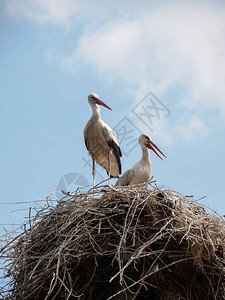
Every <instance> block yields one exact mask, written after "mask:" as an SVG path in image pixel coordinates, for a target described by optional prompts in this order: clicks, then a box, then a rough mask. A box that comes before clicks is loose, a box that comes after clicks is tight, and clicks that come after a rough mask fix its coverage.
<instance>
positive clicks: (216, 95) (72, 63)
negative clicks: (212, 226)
mask: <svg viewBox="0 0 225 300" xmlns="http://www.w3.org/2000/svg"><path fill="white" fill-rule="evenodd" d="M112 2H113V3H112ZM224 13H225V4H224V2H223V1H182V2H181V1H168V2H166V4H165V1H157V4H156V1H133V2H132V1H123V3H120V1H95V2H94V3H93V2H91V1H85V3H83V2H82V1H79V0H77V1H73V0H66V1H60V0H55V1H53V0H20V1H17V0H3V1H1V4H0V37H1V43H0V60H1V68H0V87H1V88H0V104H1V109H0V132H1V162H0V165H1V173H0V177H1V178H0V182H1V200H0V202H7V203H12V202H20V201H25V202H26V201H33V200H37V199H45V198H46V197H47V196H49V195H50V194H51V192H52V190H53V188H54V186H55V184H56V183H57V181H58V180H59V179H60V178H62V179H61V181H60V183H59V185H58V188H57V193H55V194H54V195H53V198H54V199H56V198H59V197H60V193H59V191H60V189H61V188H62V187H64V186H63V183H65V184H66V188H67V189H68V190H70V191H72V190H74V189H76V187H77V186H82V185H83V184H86V183H88V184H91V183H92V176H91V169H90V167H89V166H88V164H86V163H85V161H89V162H90V160H89V158H88V154H87V151H86V149H85V146H84V142H83V128H84V126H85V124H86V122H87V121H88V119H89V118H90V116H91V109H90V107H89V105H88V102H87V96H88V94H90V93H92V92H95V93H97V94H98V95H99V97H100V99H102V100H103V101H104V102H105V103H106V104H107V105H109V106H110V107H111V108H112V111H109V110H107V109H105V108H103V107H102V108H101V115H102V118H103V120H104V121H105V122H107V123H108V124H109V125H110V126H111V127H112V128H115V129H117V130H119V129H120V130H121V128H125V127H126V126H127V127H126V129H127V130H128V131H131V132H132V138H134V140H137V138H138V135H139V132H144V133H148V134H150V135H151V137H152V139H153V141H154V142H155V143H156V144H157V145H158V147H159V148H160V149H161V150H162V151H163V152H164V153H165V154H166V155H167V160H165V161H164V162H162V161H161V160H159V159H158V158H157V157H156V156H155V155H154V154H152V153H151V160H152V173H153V175H154V179H156V180H157V184H158V185H165V186H169V187H171V188H173V189H175V190H176V191H178V192H180V193H183V194H184V195H194V197H195V199H199V198H201V197H203V196H207V197H206V198H204V199H203V200H202V202H203V203H204V204H206V205H209V206H210V207H212V208H213V209H215V210H216V211H218V212H219V213H220V214H224V213H225V204H224V192H223V187H224V184H225V181H224V169H225V160H224V149H225V140H224V130H225V117H224V115H225V85H224V82H225V19H224ZM149 92H151V93H153V95H154V96H152V94H149ZM145 96H146V97H147V98H146V99H147V100H146V102H142V100H143V99H145V98H144V97H145ZM157 99H159V100H160V101H161V102H159V101H158V100H157ZM149 101H153V103H154V104H155V105H157V106H158V108H161V110H159V114H158V115H157V113H156V111H154V110H152V109H151V107H150V106H149V103H151V102H149ZM162 103H163V104H162ZM135 107H137V109H136V110H135V109H134V108H135ZM143 107H144V108H145V109H147V110H148V113H149V114H152V115H153V116H152V119H151V121H152V124H150V123H149V124H148V123H146V120H145V119H144V116H143V115H141V112H143V111H142V109H143ZM149 107H150V108H149ZM134 110H135V111H136V115H135V114H134ZM168 112H170V113H168ZM138 115H139V116H142V117H143V118H138ZM154 115H155V116H154ZM125 117H126V119H124V118H125ZM127 120H128V121H127ZM144 121H145V122H144ZM123 122H125V123H123ZM127 122H128V123H127ZM121 124H122V125H123V126H122V125H121ZM127 124H128V125H127ZM150 125H151V126H150ZM121 126H122V127H121ZM119 127H121V128H119ZM119 141H122V142H121V148H122V150H123V152H124V153H126V155H125V154H124V155H123V160H122V166H123V171H126V170H127V169H128V168H130V167H131V166H132V165H133V164H134V163H135V162H136V161H138V160H139V159H140V156H141V151H140V148H139V146H135V144H129V143H128V142H129V140H127V141H126V140H124V139H123V140H122V137H120V138H119ZM131 146H132V147H131ZM130 149H131V150H130ZM128 152H129V153H128ZM97 170H98V175H97V181H101V180H102V179H103V178H104V179H106V173H105V171H102V170H101V168H100V167H98V168H97ZM63 180H64V181H63ZM33 205H34V204H32V203H30V204H25V205H22V204H21V205H14V204H12V205H9V204H7V205H6V204H1V207H0V209H1V210H0V211H1V222H0V223H1V224H10V223H22V222H23V221H24V220H25V219H26V217H27V216H28V208H29V206H32V207H33ZM2 228H3V227H2ZM3 232H4V231H3V229H2V230H1V234H2V233H3Z"/></svg>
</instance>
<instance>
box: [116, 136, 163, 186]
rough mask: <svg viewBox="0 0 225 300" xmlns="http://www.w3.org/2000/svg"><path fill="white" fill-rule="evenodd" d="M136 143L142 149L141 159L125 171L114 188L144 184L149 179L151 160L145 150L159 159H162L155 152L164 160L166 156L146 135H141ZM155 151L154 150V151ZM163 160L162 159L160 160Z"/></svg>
mask: <svg viewBox="0 0 225 300" xmlns="http://www.w3.org/2000/svg"><path fill="white" fill-rule="evenodd" d="M138 142H139V144H140V146H141V149H142V158H141V160H140V161H139V162H137V163H136V164H135V165H134V166H133V167H132V168H131V169H129V170H127V171H126V172H125V173H124V174H123V175H122V176H121V177H120V178H119V179H118V180H117V182H116V184H115V186H126V185H132V184H138V183H145V182H147V181H149V180H150V178H151V160H150V154H149V151H148V149H147V148H149V149H151V150H152V151H153V152H155V154H156V155H158V157H159V158H161V159H162V157H161V156H160V155H159V154H158V153H157V152H156V150H158V151H159V152H160V153H161V154H162V155H163V156H164V157H165V158H166V156H165V155H164V154H163V153H162V151H161V150H159V148H158V147H157V146H156V145H155V144H154V143H153V141H152V139H151V138H150V136H149V135H147V134H141V135H140V137H139V139H138ZM155 149H156V150H155ZM162 160H163V159H162Z"/></svg>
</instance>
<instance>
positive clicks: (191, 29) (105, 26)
mask: <svg viewBox="0 0 225 300" xmlns="http://www.w3.org/2000/svg"><path fill="white" fill-rule="evenodd" d="M131 2H132V1H130V2H127V1H124V2H123V3H122V4H120V5H119V2H117V1H114V2H111V3H108V2H103V1H97V2H94V3H92V2H90V1H87V2H85V3H82V2H79V1H78V0H77V1H74V0H65V1H61V0H21V1H17V0H5V5H6V7H7V10H8V12H9V13H11V14H12V15H17V16H18V15H19V16H22V17H26V18H28V19H30V20H33V21H34V22H37V23H42V24H44V23H46V22H53V23H60V24H70V22H73V21H74V19H73V18H74V17H76V19H77V18H78V16H79V20H81V21H82V22H84V21H85V22H86V21H87V23H86V25H85V26H83V29H82V33H81V32H80V37H79V39H78V41H77V43H76V45H77V46H76V48H75V49H74V52H73V53H71V55H70V56H66V57H63V58H61V59H60V63H61V65H63V68H69V69H73V70H76V71H79V68H82V67H83V66H84V67H87V66H88V67H89V68H91V69H92V70H97V72H98V73H99V75H100V76H102V77H104V79H105V80H109V81H114V80H115V81H117V80H122V81H123V82H125V83H126V88H125V89H127V91H128V92H132V94H133V96H134V97H136V99H137V100H139V99H141V98H142V97H143V96H144V95H145V94H146V93H147V92H148V91H149V90H150V89H151V90H152V91H153V92H154V93H155V94H157V95H158V96H159V97H161V95H166V98H167V99H169V98H170V94H169V90H170V88H171V87H172V86H173V87H174V86H183V87H184V89H185V91H186V96H185V97H184V96H183V97H182V98H180V99H178V98H177V99H170V100H171V105H173V106H170V102H167V103H166V104H167V106H169V107H170V109H171V110H174V108H175V109H176V108H177V107H179V108H180V111H181V114H180V116H179V118H178V120H174V119H172V117H171V118H170V119H169V122H167V121H166V122H164V123H163V122H162V123H161V125H159V126H158V133H159V134H160V133H161V135H162V134H163V132H164V134H165V133H166V132H167V133H168V134H166V135H167V137H168V143H170V142H171V141H175V140H177V139H183V140H184V141H186V142H188V141H189V140H190V137H192V139H193V137H196V138H199V137H200V136H206V135H207V134H209V130H208V129H207V126H208V124H207V120H206V118H204V112H206V111H208V110H211V109H212V110H214V111H216V110H217V111H218V112H219V113H220V115H221V116H222V118H224V120H225V117H224V116H225V101H224V99H225V85H224V82H225V63H224V61H225V35H224V32H225V18H224V5H223V2H220V1H218V2H214V1H204V3H203V2H201V1H182V2H181V1H170V2H167V3H166V4H165V3H164V2H160V1H159V2H157V4H155V3H153V2H151V1H143V2H141V3H140V2H136V3H135V2H132V3H131ZM162 3H163V4H162ZM83 24H85V23H83ZM76 36H77V35H76ZM55 57H56V58H57V59H59V55H55ZM124 86H125V85H124ZM199 111H200V112H201V114H198V113H197V112H199ZM172 120H173V121H172ZM162 126H163V130H162ZM160 128H161V129H160ZM159 129H160V130H159ZM171 132H173V135H171Z"/></svg>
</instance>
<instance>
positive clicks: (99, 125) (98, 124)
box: [84, 94, 122, 186]
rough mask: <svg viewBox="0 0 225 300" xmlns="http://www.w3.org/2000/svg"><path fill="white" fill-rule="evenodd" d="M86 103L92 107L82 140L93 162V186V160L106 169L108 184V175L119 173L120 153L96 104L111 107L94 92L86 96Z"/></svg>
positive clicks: (114, 136) (114, 135) (115, 137)
mask: <svg viewBox="0 0 225 300" xmlns="http://www.w3.org/2000/svg"><path fill="white" fill-rule="evenodd" d="M88 103H89V104H90V106H91V108H92V116H91V118H90V120H89V121H88V123H87V125H86V126H85V128H84V140H85V145H86V147H87V150H88V151H89V154H90V155H91V157H92V162H93V168H92V175H93V186H95V161H96V162H97V164H99V165H100V166H102V167H103V168H104V169H105V170H106V172H107V174H108V175H109V184H110V177H118V176H119V174H121V163H120V157H121V156H122V153H121V150H120V147H119V145H118V140H117V136H116V134H115V133H114V132H113V130H112V129H111V128H110V127H109V126H108V125H107V124H106V123H105V122H103V121H102V119H101V116H100V108H99V106H98V105H102V106H104V107H106V108H108V109H110V110H112V109H111V108H110V107H108V106H107V105H106V104H105V103H104V102H103V101H101V100H100V99H99V97H98V95H96V94H90V95H89V96H88Z"/></svg>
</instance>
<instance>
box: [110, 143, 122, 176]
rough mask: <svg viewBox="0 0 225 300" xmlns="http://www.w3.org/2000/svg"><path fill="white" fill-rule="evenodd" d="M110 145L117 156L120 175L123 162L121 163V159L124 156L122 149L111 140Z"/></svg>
mask: <svg viewBox="0 0 225 300" xmlns="http://www.w3.org/2000/svg"><path fill="white" fill-rule="evenodd" d="M108 145H109V147H110V148H111V149H112V150H113V152H114V154H115V156H116V160H117V164H118V168H119V174H121V162H120V157H121V156H122V152H121V150H120V147H119V145H118V144H117V143H115V142H114V140H112V139H110V140H109V141H108Z"/></svg>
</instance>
